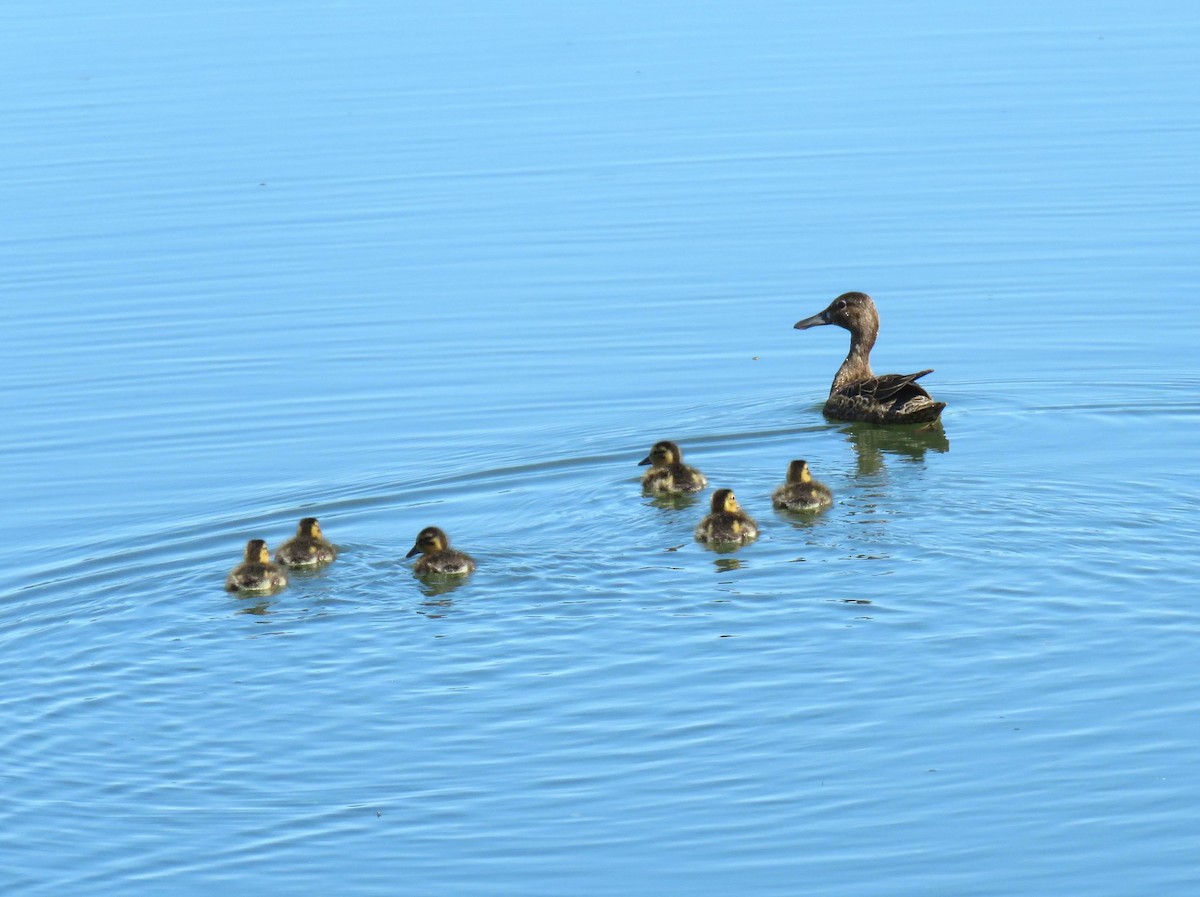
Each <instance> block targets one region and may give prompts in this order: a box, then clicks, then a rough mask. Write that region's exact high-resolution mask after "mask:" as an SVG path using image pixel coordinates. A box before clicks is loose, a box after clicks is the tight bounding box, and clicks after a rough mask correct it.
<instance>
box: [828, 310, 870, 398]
mask: <svg viewBox="0 0 1200 897" xmlns="http://www.w3.org/2000/svg"><path fill="white" fill-rule="evenodd" d="M878 332H879V325H878V324H875V325H873V326H868V327H866V328H864V329H863V330H852V331H851V332H850V353H849V354H848V355H847V356H846V360H845V361H843V362H842V366H841V367H840V368H838V372H837V374H836V375H834V378H833V386H831V387H830V388H829V394H830V395H833V394H834V393H836V392H838V391H840V390H842V389H845V388H846V387H847V386H849V385H850V384H852V383H858V382H860V381H862V380H869V379H870V378H871V377H874V376H875V374H874V373H873V372H872V371H871V347H872V346H874V345H875V337H876V335H877V334H878Z"/></svg>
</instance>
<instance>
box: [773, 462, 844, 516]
mask: <svg viewBox="0 0 1200 897" xmlns="http://www.w3.org/2000/svg"><path fill="white" fill-rule="evenodd" d="M771 503H772V504H774V505H775V507H777V508H779V509H781V510H784V511H819V510H821V508H828V507H829V506H830V505H832V504H833V493H832V492H830V491H829V487H828V486H826V485H825V484H824V483H819V482H817V481H816V480H814V479H813V478H812V473H810V472H809V469H808V462H807V461H793V462H792V463H791V464H789V465H788V472H787V482H786V483H784V484H783V485H782V486H780V487H779V488H778V489H776V490H775V494H774V495H772V496H771Z"/></svg>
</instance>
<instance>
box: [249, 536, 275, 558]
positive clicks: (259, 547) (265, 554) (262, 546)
mask: <svg viewBox="0 0 1200 897" xmlns="http://www.w3.org/2000/svg"><path fill="white" fill-rule="evenodd" d="M246 563H247V564H269V563H271V552H269V551H267V543H266V542H264V541H263V540H262V539H251V540H250V541H249V542H247V543H246Z"/></svg>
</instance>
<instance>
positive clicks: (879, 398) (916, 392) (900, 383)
mask: <svg viewBox="0 0 1200 897" xmlns="http://www.w3.org/2000/svg"><path fill="white" fill-rule="evenodd" d="M932 373H933V368H929V369H928V370H924V371H917V372H916V373H915V374H884V375H883V376H882V377H871V378H870V379H869V380H860V381H859V382H858V383H851V384H850V385H849V386H847V387H846V388H845V389H843V390H841V391H840V393H841V395H844V396H846V397H848V398H854V397H855V396H862V397H863V398H865V399H871V400H873V401H876V402H879V403H880V404H892V403H894V402H895V401H896V400H900V401H901V402H904V401H907V400H908V399H910V398H915V397H916V396H925V397H926V398H929V397H930V396H929V393H927V392H926V391H925V390H924V388H923V387H921V386H918V385H917V383H916V381H917V380H919V379H920V378H922V377H924V376H925V375H926V374H932ZM902 393H904V395H902Z"/></svg>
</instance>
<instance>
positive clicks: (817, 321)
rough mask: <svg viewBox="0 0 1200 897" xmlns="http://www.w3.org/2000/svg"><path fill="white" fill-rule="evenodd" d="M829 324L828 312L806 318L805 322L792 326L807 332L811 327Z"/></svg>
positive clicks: (798, 322)
mask: <svg viewBox="0 0 1200 897" xmlns="http://www.w3.org/2000/svg"><path fill="white" fill-rule="evenodd" d="M828 323H829V314H828V312H821V313H820V314H816V315H813V316H812V317H811V318H805V319H804V320H803V321H797V322H796V323H795V324H793V325H792V326H793V327H795V328H796V329H797V330H807V329H808V328H809V327H820V326H821V325H822V324H828Z"/></svg>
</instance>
